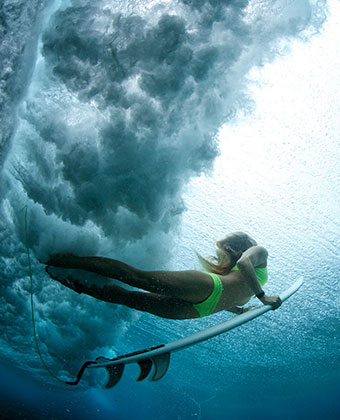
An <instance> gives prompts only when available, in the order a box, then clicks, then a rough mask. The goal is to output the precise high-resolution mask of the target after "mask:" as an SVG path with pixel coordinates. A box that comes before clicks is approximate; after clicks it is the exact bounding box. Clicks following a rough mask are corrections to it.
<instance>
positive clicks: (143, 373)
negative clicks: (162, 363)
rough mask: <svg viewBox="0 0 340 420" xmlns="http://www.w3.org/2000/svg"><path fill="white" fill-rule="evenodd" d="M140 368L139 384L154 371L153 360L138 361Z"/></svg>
mask: <svg viewBox="0 0 340 420" xmlns="http://www.w3.org/2000/svg"><path fill="white" fill-rule="evenodd" d="M137 363H138V365H139V367H140V374H139V377H138V379H137V382H140V381H143V380H144V379H145V378H146V377H147V376H148V375H149V373H150V371H151V369H152V360H151V359H143V360H138V361H137Z"/></svg>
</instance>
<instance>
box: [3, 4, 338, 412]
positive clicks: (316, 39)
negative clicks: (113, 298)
mask: <svg viewBox="0 0 340 420" xmlns="http://www.w3.org/2000/svg"><path fill="white" fill-rule="evenodd" d="M339 17H340V9H339V7H338V2H336V1H329V2H327V1H326V0H324V1H322V0H320V1H312V0H310V1H307V0H301V1H298V2H288V1H286V0H280V1H277V2H275V3H274V4H273V2H264V1H252V2H248V1H246V0H244V1H242V0H234V1H233V0H230V1H222V0H221V1H219V0H215V1H213V0H191V1H189V0H177V1H171V2H170V1H146V0H144V1H139V2H138V1H129V2H127V1H125V2H123V1H121V2H119V1H116V2H112V1H107V0H106V1H105V0H100V1H96V0H92V1H77V0H74V1H72V0H68V1H66V0H65V1H64V0H59V1H57V0H54V1H52V0H51V1H48V2H43V1H41V0H28V1H20V0H17V1H13V0H11V1H10V0H2V2H1V3H0V59H1V65H0V74H1V81H0V110H1V114H0V128H1V129H0V133H1V138H0V159H1V168H2V169H1V174H0V177H1V182H0V197H1V201H0V214H1V218H0V249H1V254H0V255H1V256H0V270H1V289H0V308H1V310H0V323H1V336H0V352H1V353H0V354H1V362H0V371H1V374H0V407H1V410H0V418H1V419H9V418H15V419H29V420H30V419H32V420H33V419H36V420H40V419H56V420H64V419H85V420H97V419H139V418H148V419H155V420H156V419H157V420H158V419H161V420H162V419H166V420H168V419H178V420H179V419H184V420H186V419H208V420H210V419H216V420H219V419H232V420H233V419H241V420H248V419H258V418H259V419H260V418H261V419H263V418H266V419H273V418H276V419H292V420H295V419H319V418H320V417H323V418H327V419H338V418H339V417H340V403H339V397H340V389H339V385H338V379H339V377H340V345H339V344H340V322H339V319H340V287H339V268H340V267H339V263H338V260H339V258H338V257H339V252H338V249H339V246H340V240H339V238H340V235H339V234H340V232H339V214H340V212H339V210H340V208H339V207H340V201H339V193H340V184H339V181H338V179H339V171H340V167H339V162H340V160H339V152H338V150H339V139H338V132H339V130H340V127H339V124H340V123H339V121H340V119H339V115H338V112H339V111H338V110H339V109H340V108H339V107H340V95H339V94H338V92H339V87H340V79H339V77H338V68H339V65H340V63H339V59H340V58H339V57H340V50H339V48H338V47H337V42H336V40H337V39H338V38H337V37H338V35H339V32H340V29H339V24H338V21H339ZM328 49H329V53H328ZM26 205H27V206H28V235H29V242H30V249H31V258H32V273H33V287H34V303H35V318H36V328H37V333H38V340H39V343H40V350H41V353H42V356H43V358H44V360H45V362H46V363H47V365H48V366H49V368H50V369H51V370H52V371H53V372H54V373H55V374H56V375H58V376H59V377H60V378H62V379H64V380H71V379H73V378H74V377H75V375H76V373H77V371H78V369H79V367H80V366H81V364H82V363H83V361H85V360H89V359H94V358H95V357H97V356H107V357H113V356H115V355H117V354H123V353H126V352H131V351H134V350H137V349H141V348H145V347H150V346H154V345H158V344H160V343H166V342H169V341H171V340H175V339H177V338H179V337H182V336H184V335H187V334H191V333H194V332H196V331H198V330H200V329H202V328H206V327H209V326H211V325H214V324H215V323H217V322H221V321H224V320H225V319H228V318H229V317H231V316H232V314H228V313H227V314H225V313H219V314H216V315H214V316H212V317H208V318H205V319H203V320H186V321H169V320H163V319H159V318H157V317H154V316H152V315H149V314H141V313H138V312H136V311H133V310H130V309H127V308H124V307H121V306H113V305H110V304H107V303H103V302H98V301H95V300H94V299H92V298H90V297H87V296H78V295H75V294H74V293H73V292H72V291H70V290H68V289H65V288H63V287H61V286H60V285H59V284H55V283H54V282H53V281H52V280H51V279H50V278H48V277H47V276H46V274H45V272H44V268H43V267H42V266H41V264H40V263H39V261H38V260H39V259H42V260H44V259H46V258H47V256H48V255H49V254H50V253H53V252H60V251H62V252H66V251H72V252H77V253H79V254H87V255H89V254H90V255H105V256H108V257H110V256H111V257H115V258H119V259H122V260H124V261H126V262H127V263H131V264H133V265H135V266H137V267H140V268H147V269H159V268H165V269H188V268H198V266H197V261H195V257H194V253H193V249H192V248H196V249H198V250H199V251H200V252H202V253H203V254H208V255H209V254H210V253H212V252H213V249H214V241H216V240H218V239H220V238H221V237H222V236H224V235H225V234H226V233H227V232H228V231H231V230H240V229H242V230H246V231H248V232H250V233H251V234H252V235H253V236H255V237H256V239H257V240H258V242H259V243H261V244H263V245H264V246H266V248H268V250H269V253H270V260H269V267H270V273H271V281H270V282H269V284H268V286H267V288H268V290H267V291H268V292H270V293H278V292H279V291H281V290H284V289H285V288H286V287H288V286H289V285H290V284H291V283H292V281H294V280H295V278H296V277H298V276H300V275H303V276H304V280H305V283H304V286H303V288H302V289H301V290H300V291H299V292H298V293H297V294H296V295H295V296H294V297H292V298H291V299H290V300H289V301H287V302H286V303H285V304H284V305H283V306H282V308H280V310H279V311H276V312H272V313H269V314H266V315H264V316H263V317H261V318H259V319H257V320H254V321H253V322H251V323H248V324H247V325H244V326H242V327H240V328H238V329H236V330H233V331H231V332H229V333H228V334H226V335H222V336H219V337H217V338H215V339H212V340H210V341H207V342H204V343H201V344H199V345H197V346H195V347H192V348H190V349H186V350H184V351H183V352H178V353H175V354H174V355H173V356H172V360H171V364H170V368H169V371H168V373H167V374H166V376H165V377H164V378H163V379H162V380H161V381H159V382H157V383H152V382H150V381H144V382H142V383H137V382H136V381H135V380H136V378H137V377H138V369H137V367H136V366H128V367H127V368H126V371H125V372H124V376H123V378H122V380H121V382H120V383H119V384H118V385H117V386H116V387H115V388H114V389H112V390H110V391H105V390H103V389H102V385H103V384H104V383H105V373H104V372H103V371H101V370H100V369H97V370H95V371H91V372H90V371H89V372H88V373H87V374H85V375H84V378H83V379H82V381H81V382H80V384H79V386H78V387H75V388H70V387H67V386H64V385H62V384H60V383H58V382H56V381H55V380H54V379H53V378H52V377H50V376H49V375H48V373H47V372H46V371H45V370H44V368H43V366H42V365H41V362H40V360H39V357H38V355H37V353H36V350H35V346H34V340H33V334H32V326H31V312H30V299H29V298H30V296H29V290H30V288H29V276H28V266H27V255H26V252H25V246H24V244H25V235H24V212H23V211H22V209H23V207H24V206H26ZM84 276H85V274H84ZM86 280H87V281H89V282H90V281H98V279H95V278H93V276H92V277H91V276H87V277H86Z"/></svg>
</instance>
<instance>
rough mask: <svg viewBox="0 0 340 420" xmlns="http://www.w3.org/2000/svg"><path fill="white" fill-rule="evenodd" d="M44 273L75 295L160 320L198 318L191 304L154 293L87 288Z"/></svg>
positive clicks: (71, 279) (112, 288)
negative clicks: (92, 298) (140, 312)
mask: <svg viewBox="0 0 340 420" xmlns="http://www.w3.org/2000/svg"><path fill="white" fill-rule="evenodd" d="M46 272H47V273H48V274H49V276H51V277H52V278H53V279H54V280H57V281H58V282H60V283H62V284H63V285H64V286H66V287H69V288H70V289H72V290H74V291H76V292H77V293H85V294H87V295H89V296H92V297H94V298H96V299H99V300H103V301H105V302H110V303H117V304H119V305H125V306H128V307H129V308H133V309H137V310H139V311H143V312H149V313H151V314H153V315H157V316H159V317H162V318H168V319H190V318H198V313H197V311H196V310H195V308H194V307H193V306H192V304H191V303H189V302H185V301H183V300H181V299H176V298H172V297H167V296H162V295H158V294H156V293H143V292H131V291H129V290H126V289H123V288H122V287H119V286H116V285H107V286H103V287H98V286H97V285H91V286H87V285H84V284H81V283H79V282H78V281H77V280H74V279H73V278H72V276H68V277H67V278H66V279H62V278H59V277H58V276H55V275H53V274H52V273H51V272H50V271H49V270H48V268H47V269H46Z"/></svg>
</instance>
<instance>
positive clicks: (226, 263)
mask: <svg viewBox="0 0 340 420" xmlns="http://www.w3.org/2000/svg"><path fill="white" fill-rule="evenodd" d="M255 245H257V242H256V241H255V240H254V239H253V238H252V237H250V236H249V235H247V234H246V233H244V232H232V233H230V234H228V235H227V236H226V237H225V238H224V239H221V240H220V241H217V242H216V247H217V249H216V256H215V257H208V258H204V257H202V256H201V255H200V254H199V253H198V252H196V255H197V258H198V260H199V262H200V263H201V265H202V267H203V268H204V269H205V270H207V271H208V272H209V273H215V274H221V275H226V274H228V273H229V272H230V270H231V269H232V268H233V267H234V266H235V264H236V262H237V261H238V260H239V258H240V257H241V255H242V253H243V252H244V251H246V250H247V249H248V248H250V247H251V246H255Z"/></svg>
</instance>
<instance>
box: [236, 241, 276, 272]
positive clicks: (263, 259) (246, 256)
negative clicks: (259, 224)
mask: <svg viewBox="0 0 340 420" xmlns="http://www.w3.org/2000/svg"><path fill="white" fill-rule="evenodd" d="M267 259H268V251H267V250H266V248H264V247H263V246H260V245H256V246H252V247H251V248H248V249H247V250H246V251H244V253H243V254H242V256H241V258H240V259H239V260H238V261H237V265H240V264H242V263H243V262H245V261H250V262H251V263H252V265H253V266H254V267H260V266H262V267H265V266H266V265H267Z"/></svg>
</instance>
